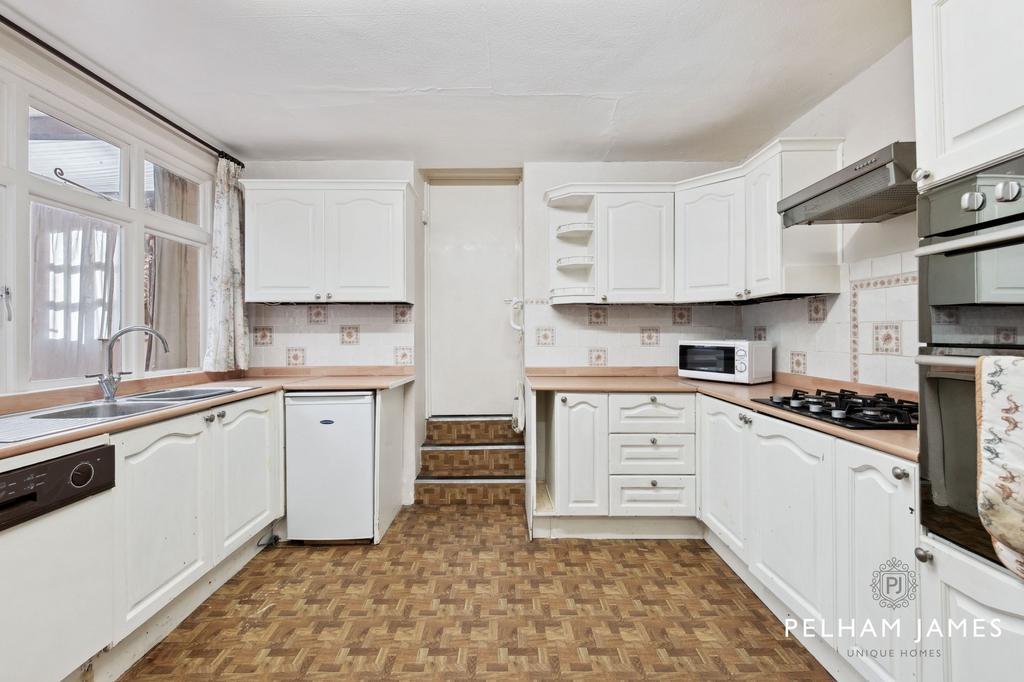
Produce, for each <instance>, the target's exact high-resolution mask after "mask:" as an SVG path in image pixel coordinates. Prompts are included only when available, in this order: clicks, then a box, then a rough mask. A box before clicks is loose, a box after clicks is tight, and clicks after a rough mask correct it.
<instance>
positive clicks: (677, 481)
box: [608, 475, 697, 516]
mask: <svg viewBox="0 0 1024 682" xmlns="http://www.w3.org/2000/svg"><path fill="white" fill-rule="evenodd" d="M696 490H697V477H696V476H654V475H652V476H609V477H608V491H609V494H610V497H611V500H610V504H609V513H610V515H611V516H695V515H696V513H697V495H696Z"/></svg>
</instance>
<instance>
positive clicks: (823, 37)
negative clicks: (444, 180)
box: [0, 0, 910, 167]
mask: <svg viewBox="0 0 1024 682" xmlns="http://www.w3.org/2000/svg"><path fill="white" fill-rule="evenodd" d="M4 2H5V4H6V5H7V8H5V9H4V13H5V14H8V15H9V16H12V18H14V19H15V20H16V21H22V22H26V23H28V24H29V26H30V27H31V28H32V29H34V30H37V31H40V32H41V33H43V35H44V36H45V37H47V38H48V39H51V40H53V41H55V42H57V43H58V44H60V45H61V46H63V47H67V48H69V49H70V50H72V51H73V52H75V53H77V54H79V55H81V56H83V57H85V58H86V59H88V60H89V61H90V62H91V63H93V64H95V65H97V66H99V67H100V68H101V69H102V70H104V71H105V72H107V73H109V74H111V75H113V76H114V77H116V78H117V79H118V80H119V81H120V82H123V83H125V84H127V85H128V86H130V87H131V88H132V89H133V90H135V91H137V92H140V93H142V94H144V95H145V96H146V97H147V98H148V99H149V100H150V101H152V102H154V103H156V104H158V105H159V106H160V107H161V108H162V109H164V110H165V111H168V112H172V113H173V114H175V115H176V116H178V117H180V118H181V119H182V120H184V121H187V122H188V123H190V124H192V125H194V126H196V127H197V128H199V129H201V130H203V131H206V132H208V133H209V134H211V135H213V136H215V137H216V138H218V139H219V140H220V141H221V142H222V143H223V144H225V145H227V146H228V147H229V148H230V149H231V150H232V151H234V152H236V153H237V154H238V155H239V156H241V157H242V158H243V159H333V158H349V159H413V160H415V161H417V162H418V163H419V164H420V165H422V166H435V167H440V166H452V167H455V166H504V165H518V164H519V163H521V162H522V161H524V160H532V161H540V160H580V161H586V160H609V161H620V160H670V159H673V160H733V159H739V158H741V157H743V156H745V155H746V154H748V153H749V152H751V151H753V150H754V149H755V148H756V147H758V146H759V145H761V144H763V143H764V142H766V141H767V140H768V139H769V138H770V137H771V136H772V135H774V134H776V133H777V132H778V131H780V130H781V129H782V128H784V127H785V126H786V125H787V124H788V123H790V122H791V121H793V120H794V119H795V118H797V117H798V116H799V115H800V114H802V113H803V112H805V111H806V110H808V109H809V108H810V107H811V106H813V105H814V104H815V103H817V102H818V101H820V100H821V99H823V98H824V97H825V96H826V95H828V94H829V93H831V92H832V91H834V90H835V89H836V88H838V87H839V86H840V85H842V84H843V83H845V82H846V81H847V80H849V79H850V78H851V77H853V76H854V75H856V74H857V73H858V72H860V71H861V70H863V69H864V68H865V67H867V66H868V65H870V64H872V63H873V62H875V61H877V60H878V59H879V58H880V57H881V56H882V55H884V54H885V53H887V52H888V51H889V50H890V49H892V48H893V47H894V46H895V45H896V44H897V43H899V42H900V41H901V40H902V39H903V38H905V37H906V36H907V35H909V33H910V17H909V0H404V1H403V0H361V1H356V0H173V1H167V0H90V1H89V2H84V1H82V0H45V1H42V2H41V1H40V0H4ZM0 4H2V3H0ZM12 10H13V11H12ZM882 104H884V103H879V102H865V103H864V106H865V107H875V106H880V105H882Z"/></svg>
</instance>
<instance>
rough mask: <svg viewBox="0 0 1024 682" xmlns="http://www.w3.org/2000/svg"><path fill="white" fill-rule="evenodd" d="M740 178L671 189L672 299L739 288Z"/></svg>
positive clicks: (729, 294) (713, 296)
mask: <svg viewBox="0 0 1024 682" xmlns="http://www.w3.org/2000/svg"><path fill="white" fill-rule="evenodd" d="M743 202H744V192H743V178H742V177H737V178H733V179H732V180H725V181H723V182H714V183H711V184H709V185H704V186H701V187H694V188H692V189H685V190H681V191H679V192H677V193H676V226H675V230H676V249H675V251H676V253H675V256H676V300H678V301H693V302H698V301H727V300H729V299H731V298H737V297H739V295H740V294H741V292H742V291H743V288H744V267H745V262H744V261H745V258H746V256H747V253H746V251H747V249H746V247H745V245H744V239H745V235H744V229H743V227H744V215H743Z"/></svg>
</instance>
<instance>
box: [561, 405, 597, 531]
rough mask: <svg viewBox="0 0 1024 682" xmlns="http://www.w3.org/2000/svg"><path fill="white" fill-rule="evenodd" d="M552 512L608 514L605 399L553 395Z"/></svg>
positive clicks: (564, 513) (578, 514) (563, 513)
mask: <svg viewBox="0 0 1024 682" xmlns="http://www.w3.org/2000/svg"><path fill="white" fill-rule="evenodd" d="M554 409H555V418H554V429H555V439H556V441H555V452H554V459H555V466H554V471H553V472H552V473H553V474H554V481H553V482H552V483H553V492H554V498H555V499H554V505H555V512H556V513H557V514H560V515H564V516H607V515H608V396H607V395H604V394H599V393H560V394H557V395H556V396H555V407H554Z"/></svg>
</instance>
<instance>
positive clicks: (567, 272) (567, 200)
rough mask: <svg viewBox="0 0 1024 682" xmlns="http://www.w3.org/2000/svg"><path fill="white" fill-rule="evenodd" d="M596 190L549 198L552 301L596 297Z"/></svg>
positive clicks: (591, 298) (586, 301)
mask: <svg viewBox="0 0 1024 682" xmlns="http://www.w3.org/2000/svg"><path fill="white" fill-rule="evenodd" d="M595 199H596V197H595V195H594V194H593V193H586V192H584V193H578V192H570V193H567V194H565V195H564V196H560V197H558V198H556V199H550V198H549V200H548V225H549V228H550V235H551V237H550V239H549V241H548V258H549V259H550V260H549V261H548V262H549V265H548V272H549V276H548V283H549V284H548V286H549V298H550V300H551V303H553V304H554V303H592V302H594V301H595V299H596V298H597V270H598V268H597V237H596V236H595V234H596V229H595V224H594V210H595V207H594V204H595V203H596V201H595Z"/></svg>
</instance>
